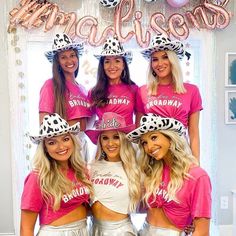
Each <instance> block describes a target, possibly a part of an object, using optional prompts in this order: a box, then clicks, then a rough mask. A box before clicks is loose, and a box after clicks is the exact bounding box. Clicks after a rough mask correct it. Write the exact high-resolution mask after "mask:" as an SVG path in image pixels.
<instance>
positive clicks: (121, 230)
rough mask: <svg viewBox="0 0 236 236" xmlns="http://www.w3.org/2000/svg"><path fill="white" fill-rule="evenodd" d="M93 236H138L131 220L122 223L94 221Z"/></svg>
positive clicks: (121, 221) (127, 219)
mask: <svg viewBox="0 0 236 236" xmlns="http://www.w3.org/2000/svg"><path fill="white" fill-rule="evenodd" d="M91 231H92V232H91V236H137V231H136V229H135V227H134V226H133V224H132V222H131V220H130V218H126V219H124V220H120V221H103V220H102V221H101V220H96V219H95V218H93V219H92V227H91Z"/></svg>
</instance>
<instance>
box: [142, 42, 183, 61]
mask: <svg viewBox="0 0 236 236" xmlns="http://www.w3.org/2000/svg"><path fill="white" fill-rule="evenodd" d="M157 51H174V52H175V53H176V54H177V56H178V58H179V59H183V57H184V55H185V50H184V45H183V43H181V42H179V41H171V42H167V43H162V44H159V45H157V46H154V47H149V48H147V49H145V50H142V51H141V54H142V55H143V57H144V58H145V59H147V60H150V58H151V55H152V53H153V52H157Z"/></svg>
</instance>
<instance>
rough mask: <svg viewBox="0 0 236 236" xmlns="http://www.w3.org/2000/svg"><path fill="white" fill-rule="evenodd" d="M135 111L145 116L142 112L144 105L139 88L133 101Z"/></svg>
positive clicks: (143, 111)
mask: <svg viewBox="0 0 236 236" xmlns="http://www.w3.org/2000/svg"><path fill="white" fill-rule="evenodd" d="M135 100H136V101H135V110H136V111H137V112H140V113H143V114H145V110H144V104H143V100H142V92H141V87H140V88H138V90H137V93H136V99H135Z"/></svg>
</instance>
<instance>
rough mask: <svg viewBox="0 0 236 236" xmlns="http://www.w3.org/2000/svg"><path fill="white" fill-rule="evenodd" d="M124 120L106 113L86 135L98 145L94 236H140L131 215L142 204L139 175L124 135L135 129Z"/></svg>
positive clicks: (94, 173) (93, 173)
mask: <svg viewBox="0 0 236 236" xmlns="http://www.w3.org/2000/svg"><path fill="white" fill-rule="evenodd" d="M134 127H135V126H134V125H126V123H125V120H124V118H123V117H122V116H120V115H118V114H116V113H112V112H106V113H104V114H103V116H102V119H101V120H99V121H98V122H96V125H95V129H93V130H86V131H85V133H86V134H87V135H88V137H89V138H90V139H91V141H92V142H93V143H94V144H96V145H97V153H96V160H95V161H94V162H93V163H92V164H91V170H90V171H91V181H92V184H93V188H94V196H93V198H92V202H91V205H92V215H93V230H92V235H93V236H105V235H112V236H118V235H119V236H125V235H137V233H136V230H135V228H134V226H133V225H132V222H131V220H130V216H129V214H130V213H131V212H135V210H136V208H137V205H138V204H139V201H140V195H141V193H140V192H141V188H140V172H139V168H138V166H137V164H136V159H135V151H134V149H133V147H132V144H131V143H130V142H129V141H128V140H127V139H126V138H125V134H126V133H128V132H130V131H131V130H133V129H134Z"/></svg>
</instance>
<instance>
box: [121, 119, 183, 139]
mask: <svg viewBox="0 0 236 236" xmlns="http://www.w3.org/2000/svg"><path fill="white" fill-rule="evenodd" d="M158 119H159V120H158ZM158 130H171V131H175V132H177V133H178V134H179V135H180V136H182V135H183V134H184V133H185V127H184V125H183V124H182V123H181V122H179V121H178V120H175V119H173V118H164V117H162V118H158V117H156V118H154V120H152V121H148V122H145V123H144V124H142V125H140V126H139V127H138V128H137V129H135V130H133V131H131V132H130V133H128V134H127V135H126V137H127V139H128V140H129V141H131V142H134V143H138V142H139V140H140V138H141V136H142V135H144V134H146V133H148V132H152V131H158Z"/></svg>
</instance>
